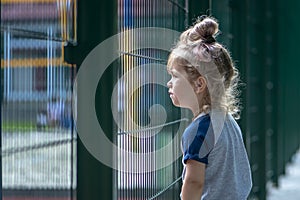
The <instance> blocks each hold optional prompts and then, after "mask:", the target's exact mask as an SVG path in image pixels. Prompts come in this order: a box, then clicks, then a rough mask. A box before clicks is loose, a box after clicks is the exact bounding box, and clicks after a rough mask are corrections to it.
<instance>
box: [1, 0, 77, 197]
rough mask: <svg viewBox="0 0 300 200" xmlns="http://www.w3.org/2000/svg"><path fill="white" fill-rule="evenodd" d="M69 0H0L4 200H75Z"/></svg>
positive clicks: (72, 31) (71, 4)
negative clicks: (67, 46)
mask: <svg viewBox="0 0 300 200" xmlns="http://www.w3.org/2000/svg"><path fill="white" fill-rule="evenodd" d="M75 11H76V5H75V1H70V0H47V1H39V0H30V1H25V0H24V1H22V0H21V1H5V0H4V1H1V45H2V46H1V140H2V143H1V146H2V198H3V199H11V198H15V197H16V196H17V197H18V198H23V199H26V198H31V199H34V198H38V199H47V198H48V197H53V196H54V197H57V198H58V197H59V198H60V197H61V198H63V199H73V190H74V189H75V188H76V181H75V180H76V177H75V176H76V175H75V174H76V157H75V156H76V148H75V146H76V135H75V134H74V131H73V120H72V102H73V99H72V89H73V80H74V77H75V72H76V68H75V66H74V65H69V64H67V63H65V62H64V59H63V57H64V56H63V48H64V45H65V44H66V43H68V42H75V41H76V34H75V29H76V23H75V20H76V17H75V14H76V12H75Z"/></svg>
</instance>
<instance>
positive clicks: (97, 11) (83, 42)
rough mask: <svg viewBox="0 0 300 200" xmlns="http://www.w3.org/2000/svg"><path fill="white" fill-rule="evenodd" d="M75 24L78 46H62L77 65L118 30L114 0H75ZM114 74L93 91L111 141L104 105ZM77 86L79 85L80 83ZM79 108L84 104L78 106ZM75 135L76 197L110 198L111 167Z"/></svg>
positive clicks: (80, 199)
mask: <svg viewBox="0 0 300 200" xmlns="http://www.w3.org/2000/svg"><path fill="white" fill-rule="evenodd" d="M77 26H78V27H77V45H75V46H67V47H66V48H65V60H66V61H67V62H69V63H72V64H76V65H77V66H78V67H80V65H81V63H82V62H83V60H84V59H85V57H86V56H87V55H88V54H89V52H90V51H91V50H92V49H93V48H94V47H96V46H97V45H98V44H100V43H101V42H102V41H104V40H105V39H107V38H109V37H110V36H112V35H114V34H116V33H117V1H111V0H101V1H99V0H83V1H78V19H77ZM113 77H116V74H115V73H114V71H113V70H111V69H110V70H107V71H106V72H105V74H104V75H103V77H102V78H101V80H100V82H99V85H98V89H97V93H96V94H95V101H97V102H96V103H95V104H96V108H95V109H96V112H97V116H98V120H99V121H100V123H101V127H102V129H103V130H104V132H105V133H106V135H107V137H108V138H109V139H111V140H112V138H113V118H112V114H111V109H110V106H107V105H110V103H111V91H112V88H113V82H114V81H113V80H114V78H113ZM99 78H100V77H99ZM87 81H88V80H87ZM78 88H80V86H79V85H78ZM83 89H87V90H88V89H89V88H83ZM100 94H102V95H100ZM80 107H83V106H82V105H80ZM80 112H84V111H81V110H78V113H77V114H78V115H80ZM91 131H93V130H91ZM77 138H78V139H77V200H102V199H103V200H110V199H113V192H114V190H113V188H114V186H113V170H112V169H111V168H110V167H107V166H105V165H103V164H102V163H101V162H99V161H98V160H97V159H95V158H94V157H93V156H92V155H91V154H90V153H89V152H88V151H87V149H86V148H85V146H84V145H83V143H82V141H81V140H80V138H79V137H77ZM99 144H100V141H99Z"/></svg>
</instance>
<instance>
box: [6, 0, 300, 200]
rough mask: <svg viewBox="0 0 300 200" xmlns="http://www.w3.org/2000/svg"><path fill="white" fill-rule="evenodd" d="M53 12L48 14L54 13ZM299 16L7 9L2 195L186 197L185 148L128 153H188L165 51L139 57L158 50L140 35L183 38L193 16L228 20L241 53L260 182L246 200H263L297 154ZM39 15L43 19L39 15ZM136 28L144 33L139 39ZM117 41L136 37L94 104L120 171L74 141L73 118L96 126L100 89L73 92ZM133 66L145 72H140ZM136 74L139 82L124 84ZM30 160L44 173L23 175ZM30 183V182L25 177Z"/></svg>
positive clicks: (235, 9) (96, 4) (180, 7)
mask: <svg viewBox="0 0 300 200" xmlns="http://www.w3.org/2000/svg"><path fill="white" fill-rule="evenodd" d="M49 7H51V8H52V9H50V10H51V12H50V11H49V12H48V11H47V12H46V10H49V9H48V8H49ZM14 8H15V9H16V10H18V12H19V13H16V12H15V11H13V10H14ZM299 8H300V2H299V1H297V0H290V1H288V2H283V1H281V0H276V1H271V0H263V1H258V0H254V1H253V0H242V1H241V0H222V1H221V0H219V1H218V0H202V1H198V0H118V1H112V0H103V1H98V0H84V1H78V2H76V1H66V0H47V1H43V3H41V2H40V1H39V0H30V1H28V2H27V1H24V2H22V1H21V0H20V1H17V2H15V3H12V2H11V1H6V0H3V1H1V140H2V142H1V147H2V154H1V155H2V156H1V159H2V163H1V167H2V176H1V181H2V190H1V192H2V197H3V198H4V197H5V195H14V194H16V191H19V190H20V189H21V190H22V191H24V189H26V190H27V191H29V193H30V192H32V191H33V190H34V191H36V193H35V194H34V195H35V197H38V198H45V199H46V196H48V197H49V196H51V195H50V194H52V196H53V194H55V195H54V196H56V197H58V196H60V197H61V195H63V196H64V197H66V199H75V196H74V194H73V193H72V191H73V190H74V189H75V188H76V196H77V197H76V198H77V199H79V200H81V199H90V200H93V199H120V200H121V199H178V198H179V192H180V187H181V181H180V174H181V161H180V158H179V159H178V158H176V152H177V151H178V149H179V146H177V145H173V149H172V150H171V151H170V152H168V153H163V154H161V156H160V157H159V156H157V157H155V156H154V157H152V158H153V159H151V160H145V159H144V160H137V159H135V158H133V157H123V155H124V154H123V152H122V150H123V151H124V152H133V153H136V154H145V153H149V152H155V151H157V150H159V149H161V148H162V147H164V146H165V145H166V144H168V143H169V142H170V141H172V140H176V141H175V142H177V143H178V144H179V143H180V141H179V140H178V141H177V139H174V138H175V137H176V134H177V132H178V131H179V130H180V124H183V125H186V124H187V123H188V117H189V113H188V112H186V111H181V110H179V109H176V108H175V107H173V106H172V105H171V102H170V100H169V97H168V95H167V89H166V88H165V86H163V85H160V84H158V82H159V81H158V80H157V77H159V79H161V80H160V81H161V82H167V80H168V78H169V77H168V75H165V74H164V73H163V72H162V71H161V69H162V68H164V67H165V64H166V59H167V56H168V51H167V50H165V49H156V48H144V49H139V48H138V45H140V43H139V42H140V41H139V38H142V39H143V40H144V41H152V40H153V35H151V33H152V32H150V30H149V32H146V33H145V32H142V29H141V28H149V27H156V28H161V29H168V30H173V31H178V33H179V32H181V31H183V30H184V29H185V28H186V27H187V26H189V25H191V24H192V23H193V21H194V19H195V18H196V17H198V16H199V15H202V14H206V15H212V16H214V17H216V18H217V19H218V20H219V22H220V29H221V34H220V35H219V36H218V41H220V42H222V43H223V44H225V45H226V46H227V47H228V49H229V50H230V51H231V52H232V57H233V59H234V60H235V63H236V65H237V68H238V69H239V71H240V75H241V80H242V82H243V83H244V84H243V85H241V92H242V93H241V100H242V106H243V110H242V113H241V114H242V115H241V119H240V120H239V121H238V122H239V124H240V125H241V128H242V131H243V136H244V140H245V144H246V148H247V151H248V155H249V159H250V163H251V169H252V175H253V188H252V192H251V195H250V197H249V199H259V200H264V199H266V198H267V192H268V190H267V183H268V182H270V183H273V184H274V185H276V186H278V185H279V182H278V178H279V176H280V175H283V174H284V173H285V166H286V164H287V163H288V162H290V161H291V158H292V156H293V154H294V153H295V152H296V151H297V150H298V149H299V144H300V134H299V132H300V130H299V129H300V127H299V125H298V117H297V116H298V113H299V111H300V109H299V106H298V104H299V101H300V84H299V79H298V74H299V73H300V70H299V69H300V68H299V66H300V61H299V59H298V55H297V51H298V44H299V42H300V41H299V40H300V39H299V37H298V35H299V34H300V28H299V26H298V21H297V18H299V13H298V10H299ZM41 9H45V12H38V10H41ZM20 13H21V14H20ZM22 13H23V14H22ZM24 13H25V14H24ZM26 13H27V14H26ZM22 16H23V18H22ZM24 16H25V17H24ZM34 17H37V19H34ZM138 28H140V30H141V31H140V32H139V31H136V32H130V31H131V30H137V29H138ZM152 30H153V29H152ZM126 31H127V32H126ZM120 32H126V33H130V34H127V35H125V37H124V35H123V37H122V40H120V41H117V42H116V44H117V47H118V58H117V59H115V60H114V62H112V63H111V64H110V65H109V66H108V67H107V68H106V69H105V72H104V75H103V76H102V77H101V79H100V77H99V81H98V83H97V84H98V85H97V90H96V93H95V95H94V99H93V100H94V101H95V102H96V103H95V108H94V110H95V113H96V116H97V119H98V122H99V124H100V126H101V127H102V129H103V130H104V132H105V135H106V137H107V138H108V139H109V141H111V142H112V144H114V145H115V146H117V147H118V148H119V150H120V151H118V152H113V151H111V149H108V150H107V152H108V153H111V154H109V155H110V156H111V157H113V158H116V159H115V163H116V165H115V166H117V167H115V168H111V166H107V165H106V164H104V163H102V162H99V160H98V159H96V158H95V157H94V156H93V155H92V154H91V150H90V149H87V146H86V143H85V142H84V141H83V139H82V138H81V137H79V138H77V136H82V135H81V134H87V133H78V132H77V134H78V135H77V136H75V135H74V132H73V128H77V127H76V126H74V125H75V124H74V123H73V120H72V113H73V112H75V113H77V115H76V116H79V117H78V121H77V123H79V124H80V123H81V122H82V123H84V124H85V125H86V126H90V127H92V124H89V123H92V122H91V121H89V120H88V119H82V118H80V116H85V115H86V108H87V105H86V104H84V103H82V102H85V100H84V97H85V96H84V94H85V91H86V90H88V89H90V88H93V84H94V82H93V80H90V79H89V77H87V78H86V79H84V80H83V82H80V81H79V82H78V85H77V88H76V93H77V96H76V95H75V96H74V95H72V92H73V87H74V85H73V80H74V78H75V75H76V72H75V71H78V70H79V72H80V70H81V69H82V68H81V67H82V66H81V65H82V63H84V60H85V58H86V57H87V56H88V55H89V54H90V52H91V51H92V50H93V49H94V48H95V47H97V46H98V45H99V44H101V43H102V42H103V41H106V40H107V39H109V38H110V37H112V36H114V35H115V34H117V33H120ZM155 36H156V37H158V36H157V35H155ZM157 39H160V38H159V37H158V38H157ZM174 42H175V40H174ZM114 44H115V43H114ZM164 44H165V46H167V45H169V46H170V47H171V45H170V43H168V41H162V45H164ZM115 53H116V52H115V51H114V49H113V48H107V51H106V52H105V55H104V57H109V56H111V55H113V54H115ZM102 56H103V55H102ZM135 68H136V69H138V70H135V71H132V70H133V69H135ZM128 73H131V75H130V76H127V74H128ZM143 80H144V81H145V80H148V82H147V84H142V83H143ZM83 85H84V86H85V87H83ZM116 88H117V89H116ZM114 91H117V92H116V93H114ZM128 91H132V92H130V93H129V92H128ZM74 97H75V100H76V101H77V103H78V104H77V106H76V105H75V104H74V105H75V106H74V107H72V106H71V102H70V100H71V101H73V100H74V99H73V98H74ZM73 102H75V101H73ZM158 104H159V105H160V106H161V107H164V109H161V107H160V106H158ZM112 105H113V106H115V108H114V109H115V111H117V112H116V113H117V117H115V116H114V114H115V113H114V110H113V109H112V107H113V106H112ZM62 108H63V112H60V113H63V115H60V117H62V116H63V119H64V120H55V119H54V120H48V118H47V117H49V116H50V115H49V114H51V113H50V112H49V111H48V110H52V111H55V110H56V111H57V112H56V111H55V112H54V113H58V112H59V110H61V109H62ZM163 110H165V112H164V111H163ZM45 111H46V112H45ZM52 114H53V113H52ZM165 115H166V118H165V121H163V123H159V122H161V121H160V120H158V123H156V121H155V119H161V117H162V116H165ZM54 116H55V114H54ZM45 117H46V118H45ZM45 119H46V121H47V123H46V124H45V123H44V122H45ZM153 120H154V121H153ZM132 122H134V123H132ZM157 130H159V131H157ZM94 131H95V130H93V129H92V128H91V129H90V130H88V132H94ZM12 137H13V138H15V139H12ZM99 144H100V145H101V144H102V143H101V141H99ZM74 145H77V146H76V148H75V147H74ZM48 149H51V152H52V153H54V154H51V153H49V151H47V150H48ZM52 156H54V158H53V157H52ZM167 157H171V158H174V162H173V163H172V164H170V165H169V166H165V167H163V168H159V169H157V168H156V166H158V165H159V163H162V162H164V161H165V160H164V159H165V158H167ZM37 158H38V159H37ZM22 159H25V160H27V161H26V162H28V163H29V166H35V167H32V168H31V169H30V170H29V172H26V173H23V171H22V170H24V168H23V167H24V165H23V164H22V163H20V162H21V161H22ZM39 159H40V160H39ZM45 159H46V160H45ZM47 159H48V160H47ZM49 159H50V160H49ZM41 160H44V161H41ZM50 161H54V162H51V163H56V164H57V166H59V167H58V168H55V166H54V168H55V169H56V171H55V170H53V169H54V168H52V167H51V166H52V165H50ZM36 163H38V165H36ZM76 163H77V165H76ZM37 168H38V169H37ZM132 168H134V169H135V171H134V172H133V171H131V169H132ZM14 169H15V170H17V172H13V174H14V176H13V177H14V178H11V177H12V176H11V175H10V174H9V173H10V172H11V170H14ZM145 169H151V170H150V171H149V170H148V171H145ZM76 170H77V174H76V175H75V172H76ZM25 171H26V170H25ZM38 172H41V174H42V175H41V174H39V173H38ZM64 172H67V174H66V173H64ZM51 173H55V174H56V175H59V174H61V173H63V174H64V176H62V177H56V176H53V177H52V178H53V179H51V178H49V177H48V178H47V177H46V176H45V174H48V175H49V174H51ZM24 174H25V175H26V174H27V175H28V177H29V179H30V181H29V182H28V181H27V182H26V181H25V180H28V179H24V177H22V175H24ZM28 177H27V178H28ZM41 177H44V179H45V180H46V181H44V182H43V180H42V179H40V178H41ZM37 180H38V181H37ZM53 191H56V193H52V192H53ZM5 192H6V193H5ZM61 192H62V193H63V194H61ZM27 194H28V193H27ZM18 195H24V193H23V194H19V193H18Z"/></svg>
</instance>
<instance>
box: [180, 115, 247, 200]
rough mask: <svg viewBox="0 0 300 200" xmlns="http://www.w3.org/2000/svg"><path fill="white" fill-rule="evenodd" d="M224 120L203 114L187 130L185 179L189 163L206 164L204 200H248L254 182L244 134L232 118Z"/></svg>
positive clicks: (183, 149)
mask: <svg viewBox="0 0 300 200" xmlns="http://www.w3.org/2000/svg"><path fill="white" fill-rule="evenodd" d="M220 119H221V120H220ZM220 119H217V120H216V119H214V118H213V117H211V115H210V114H206V115H204V114H202V115H200V116H199V117H198V118H196V119H195V120H194V121H193V122H192V123H191V124H190V125H189V126H188V127H187V128H186V130H185V132H184V133H183V136H182V151H183V159H182V161H183V164H184V170H183V174H182V178H183V181H184V176H185V163H186V161H187V160H189V159H192V160H196V161H199V162H202V163H205V164H206V169H205V183H204V188H203V193H202V197H201V200H219V199H222V200H227V199H228V200H244V199H247V197H248V195H249V193H250V190H251V187H252V179H251V170H250V165H249V160H248V156H247V153H246V150H245V146H244V142H243V138H242V134H241V130H240V128H239V126H238V124H237V123H236V121H235V120H234V118H233V117H232V116H231V115H229V114H226V115H224V117H223V120H222V118H220ZM215 124H218V125H220V124H222V126H221V128H220V126H214V125H215ZM213 130H220V131H213ZM218 132H219V133H218Z"/></svg>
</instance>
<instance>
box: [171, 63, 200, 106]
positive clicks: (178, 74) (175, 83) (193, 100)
mask: <svg viewBox="0 0 300 200" xmlns="http://www.w3.org/2000/svg"><path fill="white" fill-rule="evenodd" d="M168 73H169V74H170V75H171V80H170V81H169V82H168V83H167V86H168V88H169V95H170V98H171V100H172V102H173V104H174V105H175V106H178V107H183V108H189V109H193V108H195V107H199V106H198V100H197V96H196V94H195V91H194V87H193V86H192V84H191V83H190V82H189V79H188V75H187V73H186V72H185V71H184V69H183V68H182V67H179V66H177V65H176V64H175V65H174V66H172V67H171V68H170V69H169V70H168Z"/></svg>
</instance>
